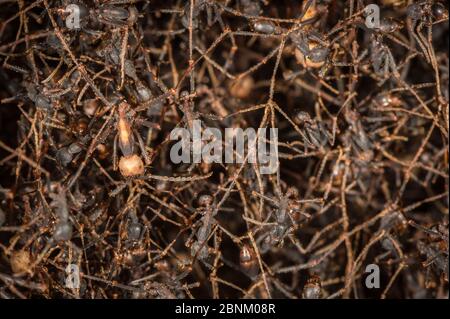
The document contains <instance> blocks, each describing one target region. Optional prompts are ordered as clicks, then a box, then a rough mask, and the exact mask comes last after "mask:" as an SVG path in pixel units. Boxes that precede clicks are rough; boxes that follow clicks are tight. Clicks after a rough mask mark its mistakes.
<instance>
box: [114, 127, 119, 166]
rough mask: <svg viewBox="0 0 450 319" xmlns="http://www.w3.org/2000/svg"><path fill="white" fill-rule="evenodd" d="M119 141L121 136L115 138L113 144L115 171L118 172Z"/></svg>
mask: <svg viewBox="0 0 450 319" xmlns="http://www.w3.org/2000/svg"><path fill="white" fill-rule="evenodd" d="M118 139H119V134H116V136H115V137H114V143H113V170H115V171H117V140H118Z"/></svg>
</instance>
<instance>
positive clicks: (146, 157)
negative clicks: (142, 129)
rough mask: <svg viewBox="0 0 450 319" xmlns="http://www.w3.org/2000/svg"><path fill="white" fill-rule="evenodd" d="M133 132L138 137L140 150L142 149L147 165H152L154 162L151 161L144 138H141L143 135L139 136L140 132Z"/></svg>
mask: <svg viewBox="0 0 450 319" xmlns="http://www.w3.org/2000/svg"><path fill="white" fill-rule="evenodd" d="M133 132H134V135H135V136H136V137H137V140H138V144H139V148H140V149H141V153H142V156H144V160H145V165H150V164H151V163H152V161H151V159H150V157H149V156H148V152H147V150H146V149H145V143H144V140H143V139H142V137H141V135H140V134H139V132H138V131H136V130H133Z"/></svg>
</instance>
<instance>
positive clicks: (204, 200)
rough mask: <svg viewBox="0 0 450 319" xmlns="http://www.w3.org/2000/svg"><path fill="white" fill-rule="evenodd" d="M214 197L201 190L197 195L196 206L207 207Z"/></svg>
mask: <svg viewBox="0 0 450 319" xmlns="http://www.w3.org/2000/svg"><path fill="white" fill-rule="evenodd" d="M213 201H214V198H213V197H212V196H211V194H210V193H209V192H206V191H205V192H201V193H199V194H198V196H197V205H198V207H209V206H211V205H212V203H213Z"/></svg>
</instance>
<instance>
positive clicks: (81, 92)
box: [0, 0, 449, 299]
mask: <svg viewBox="0 0 450 319" xmlns="http://www.w3.org/2000/svg"><path fill="white" fill-rule="evenodd" d="M371 4H375V5H376V6H377V8H379V16H378V17H376V18H378V20H377V21H378V23H376V24H375V25H374V26H373V25H372V24H367V20H368V19H369V18H372V17H371V16H370V13H369V12H368V10H366V7H367V6H368V5H371ZM447 5H448V3H447V2H440V1H435V0H418V1H413V0H378V1H375V0H373V1H369V0H346V1H335V0H303V1H294V0H165V1H159V0H151V1H148V0H93V1H86V0H35V1H25V0H5V1H0V8H1V10H0V83H1V85H0V128H1V130H0V298H290V299H302V298H303V299H311V298H448V236H449V235H448V214H449V209H448V207H449V206H448V205H449V202H448V177H449V176H448V159H449V152H448V150H449V149H448V133H449V122H448V120H449V112H448V111H449V104H448V101H449V92H448V81H449V54H448V45H449V43H448V8H447ZM74 8H75V11H74ZM74 12H75V13H76V15H75V17H74ZM74 18H75V19H77V21H76V22H77V24H76V27H73V25H72V27H71V24H70V23H67V21H69V20H68V19H72V20H70V21H72V22H73V19H74ZM194 120H201V121H202V123H203V124H202V125H204V126H203V127H206V126H208V127H215V128H218V129H220V130H224V129H225V128H229V127H232V128H242V129H247V128H266V127H267V128H277V129H278V141H277V143H278V145H277V147H278V150H279V152H278V156H279V159H278V165H277V171H276V172H275V173H274V174H261V173H260V170H259V165H258V163H249V162H248V161H247V160H244V161H243V163H234V164H225V163H224V164H220V163H207V162H201V163H179V164H174V163H173V162H172V161H171V157H170V152H171V147H172V146H173V144H174V141H173V140H172V139H171V138H170V134H171V132H172V131H173V130H174V129H175V128H187V129H192V123H193V121H194ZM246 159H247V158H246ZM370 264H375V265H376V266H378V269H379V281H380V282H379V285H378V287H375V288H374V287H368V286H367V284H366V280H365V279H366V277H367V276H368V274H367V273H366V271H365V270H366V266H367V265H370ZM68 267H69V268H70V269H72V270H74V269H75V270H76V271H75V273H72V272H71V273H68V271H67V269H68ZM74 276H76V277H77V279H78V280H77V282H76V283H77V284H73V282H69V284H68V277H70V278H73V277H74ZM70 283H72V284H70Z"/></svg>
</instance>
